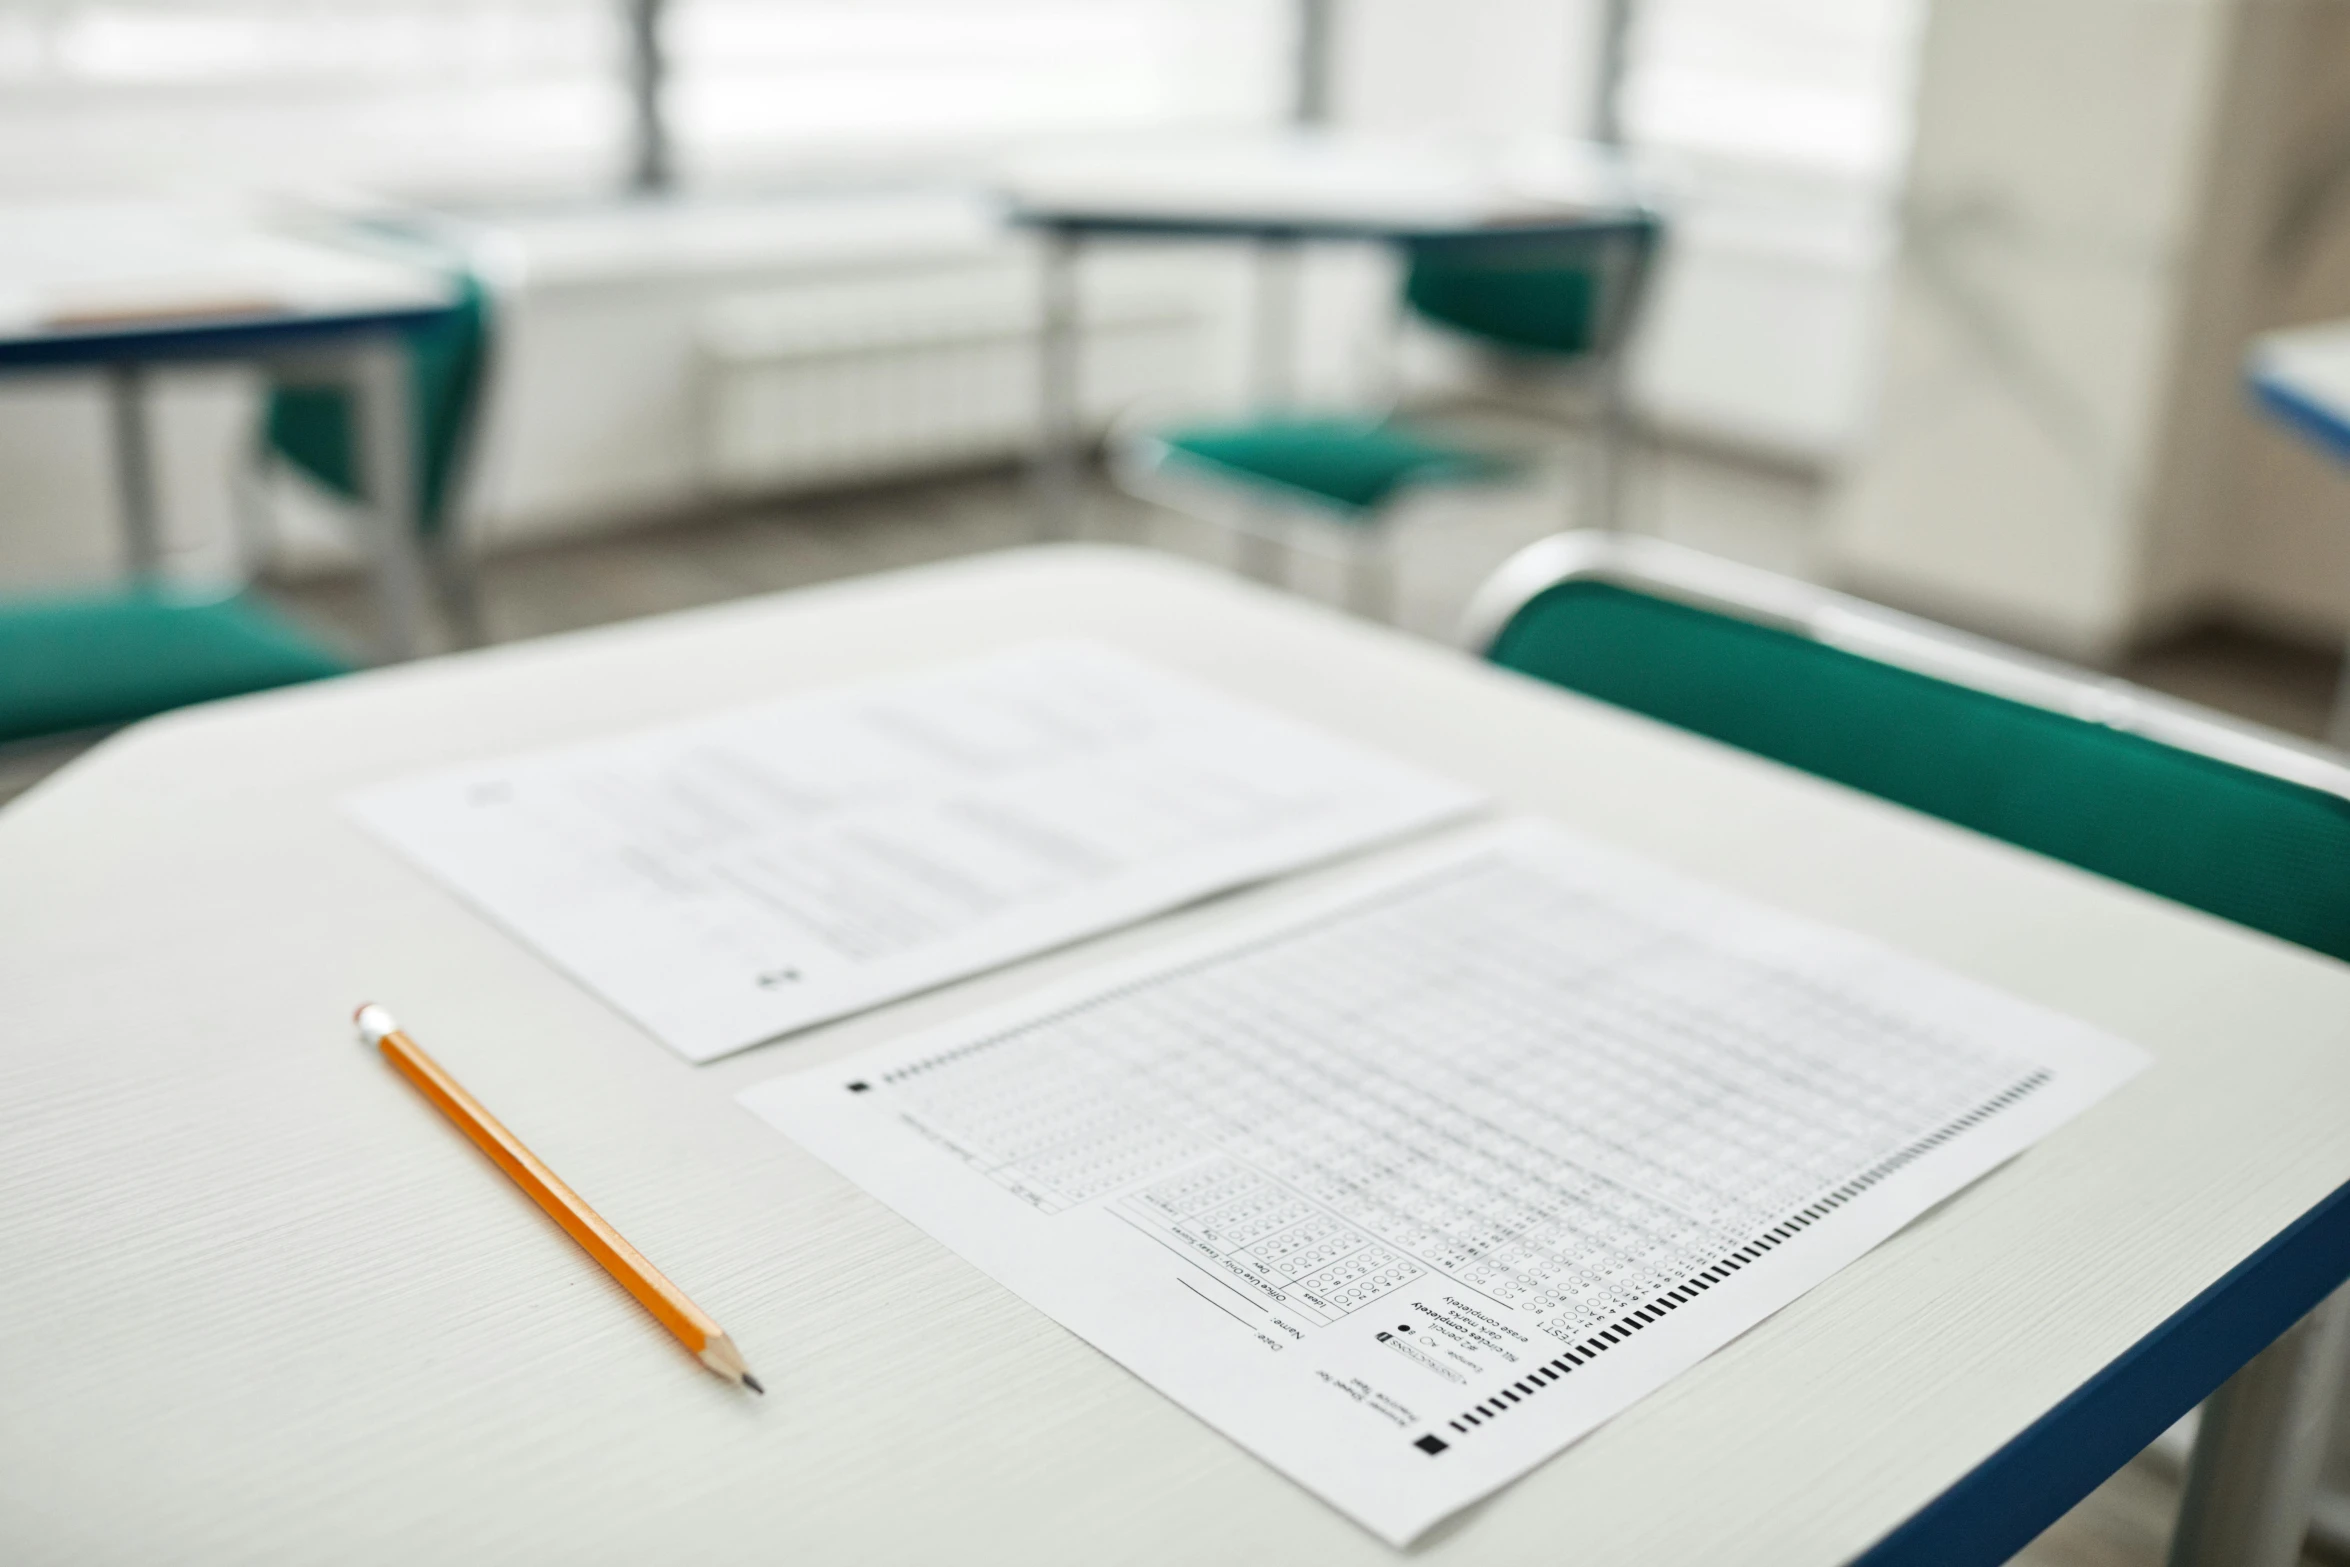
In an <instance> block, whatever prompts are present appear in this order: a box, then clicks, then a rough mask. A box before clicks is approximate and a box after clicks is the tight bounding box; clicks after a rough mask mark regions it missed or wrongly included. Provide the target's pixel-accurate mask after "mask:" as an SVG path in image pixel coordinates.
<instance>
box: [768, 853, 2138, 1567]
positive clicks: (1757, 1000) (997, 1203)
mask: <svg viewBox="0 0 2350 1567" xmlns="http://www.w3.org/2000/svg"><path fill="white" fill-rule="evenodd" d="M2145 1059H2146V1058H2145V1056H2144V1054H2143V1053H2142V1052H2141V1051H2140V1050H2138V1048H2137V1047H2135V1046H2133V1045H2130V1044H2127V1043H2125V1042H2123V1041H2121V1040H2119V1039H2116V1038H2113V1037H2112V1036H2110V1035H2106V1034H2103V1033H2100V1032H2098V1031H2096V1030H2094V1029H2091V1028H2089V1027H2088V1026H2086V1025H2084V1024H2081V1023H2078V1022H2075V1021H2073V1020H2071V1019H2068V1018H2065V1017H2061V1016H2058V1015H2056V1014H2054V1013H2051V1012H2048V1011H2046V1010H2044V1009H2042V1008H2039V1007H2036V1006H2033V1005H2030V1004H2027V1003H2025V1002H2022V1001H2019V1000H2016V999H2014V998H2012V997H2009V996H2006V995H2003V994H2001V993H1999V992H1996V991H1993V990H1990V989H1987V988H1985V987H1984V986H1981V985H1979V984H1976V983H1974V982H1973V981H1970V980H1967V979H1963V978H1961V977H1959V976H1957V975H1954V974H1951V973H1948V972H1945V971H1943V970H1940V969H1937V968H1934V967H1931V966H1929V965H1926V964H1924V963H1920V962H1918V961H1916V960H1913V959H1910V958H1907V957H1904V956H1902V955H1900V954H1898V953H1896V952H1894V951H1892V950H1890V949H1889V948H1886V947H1883V946H1880V945H1878V944H1876V943H1874V942H1872V941H1868V940H1865V939H1862V938H1860V937H1857V936H1854V935H1851V934H1848V933H1845V932H1841V931H1837V930H1833V929H1830V928H1827V927H1824V926H1821V925H1818V924H1815V923H1812V922H1810V921H1806V920H1802V919H1798V918H1794V917H1791V916H1788V915H1784V914H1780V913H1777V912H1774V911H1771V910H1768V909H1765V908H1763V907H1761V906H1759V905H1756V904H1753V903H1750V902H1747V901H1745V900H1743V899H1740V898H1736V897H1733V896H1731V895H1729V894H1727V893H1724V892H1721V891H1717V890H1714V889H1711V888H1708V887H1706V886H1704V885H1702V884H1699V883H1696V882H1693V881H1690V880H1688V879H1686V878H1684V877H1682V876H1679V875H1678V874H1676V873H1673V872H1669V871H1667V870H1665V869H1663V868H1661V867H1658V866H1655V865H1652V864H1649V863H1646V862H1644V861H1640V860H1636V859H1632V858H1628V857H1626V856H1623V855H1620V854H1617V853H1615V852H1613V851H1608V850H1604V849H1602V848H1599V847H1597V846H1595V845H1591V844H1588V843H1586V842H1584V841H1583V840H1581V839H1579V838H1577V837H1575V836H1573V835H1571V834H1569V833H1567V832H1565V831H1564V830H1561V829H1558V828H1554V827H1550V826H1545V825H1538V824H1533V823H1513V824H1507V825H1504V826H1501V827H1497V828H1491V829H1483V830H1478V831H1475V832H1472V833H1470V834H1467V835H1464V839H1463V841H1460V842H1457V843H1454V844H1450V845H1440V846H1431V849H1430V850H1429V851H1428V852H1427V853H1425V854H1423V855H1421V856H1419V857H1417V859H1416V860H1414V861H1413V863H1409V864H1407V865H1404V866H1401V867H1397V868H1387V869H1382V870H1380V871H1377V872H1373V873H1366V874H1365V875H1364V876H1362V877H1359V878H1356V879H1355V880H1354V881H1353V883H1352V884H1351V885H1347V886H1342V887H1339V888H1337V889H1333V890H1329V891H1327V892H1324V893H1320V894H1317V895H1316V896H1314V897H1313V898H1311V899H1310V900H1303V901H1301V902H1300V903H1299V904H1297V905H1294V906H1292V907H1289V908H1286V909H1283V910H1280V911H1277V912H1274V913H1271V914H1268V915H1264V916H1261V917H1259V918H1257V919H1256V920H1255V921H1254V923H1253V924H1246V925H1241V926H1239V927H1237V928H1232V929H1227V930H1225V931H1222V932H1219V933H1217V934H1216V935H1214V936H1213V937H1210V938H1205V939H1202V940H1199V941H1196V942H1193V943H1190V944H1188V945H1185V946H1182V947H1180V948H1179V949H1177V950H1170V951H1165V952H1161V953H1157V954H1154V955H1152V956H1151V957H1150V958H1148V959H1146V960H1144V961H1142V962H1140V963H1137V964H1134V965H1130V966H1126V967H1122V968H1120V969H1118V970H1117V971H1115V972H1109V973H1104V974H1101V975H1098V976H1093V977H1089V978H1088V979H1087V980H1085V981H1082V982H1080V983H1078V984H1077V985H1075V986H1073V987H1071V988H1069V989H1067V990H1064V991H1061V992H1058V993H1055V994H1050V995H1047V996H1045V997H1043V998H1041V999H1035V1000H1031V1001H1028V1002H1024V1003H1022V1004H1021V1005H1019V1006H1018V1007H1016V1008H1013V1009H1010V1010H1007V1011H1004V1012H1001V1013H997V1014H994V1015H990V1016H987V1017H982V1018H977V1019H971V1020H966V1021H964V1022H961V1023H958V1024H955V1025H953V1026H950V1027H948V1028H945V1029H942V1030H939V1031H936V1032H933V1033H929V1034H926V1035H923V1036H920V1037H916V1038H911V1039H907V1040H904V1041H899V1042H895V1043H892V1044H889V1045H886V1046H881V1047H877V1048H873V1049H868V1050H865V1051H860V1052H856V1053H852V1054H851V1055H849V1056H847V1057H844V1058H842V1059H839V1060H836V1061H833V1062H831V1063H829V1064H827V1065H825V1066H823V1067H821V1068H818V1069H815V1070H812V1071H808V1072H804V1073H800V1074H797V1075H794V1076H790V1077H784V1078H778V1079H775V1080H772V1081H770V1082H767V1083H763V1084H760V1085H758V1086H756V1087H754V1088H752V1089H749V1090H748V1091H746V1092H745V1093H743V1094H742V1095H741V1099H742V1102H743V1103H744V1104H745V1106H747V1107H748V1108H749V1109H750V1110H751V1111H753V1112H754V1113H755V1114H757V1115H759V1116H760V1117H762V1118H763V1119H765V1120H766V1121H768V1122H769V1123H770V1124H771V1125H773V1126H775V1127H776V1128H777V1129H778V1130H780V1131H782V1132H784V1133H786V1134H787V1135H789V1136H790V1137H792V1138H793V1139H795V1140H796V1141H798V1142H799V1143H801V1144H803V1145H804V1146H805V1147H807V1148H808V1149H809V1150H810V1151H812V1152H813V1153H815V1154H816V1155H817V1156H818V1157H820V1158H822V1159H824V1160H825V1161H827V1162H829V1163H830V1164H832V1165H833V1166H834V1167H835V1168H837V1169H838V1170H840V1171H841V1172H842V1173H843V1174H844V1175H846V1176H847V1177H848V1178H849V1179H851V1180H853V1181H855V1182H856V1183H857V1184H859V1185H861V1186H863V1187H864V1188H865V1189H866V1190H868V1191H869V1192H871V1193H872V1194H873V1195H874V1196H876V1197H878V1198H880V1199H881V1200H882V1201H883V1202H886V1203H888V1204H889V1205H890V1206H891V1207H893V1208H895V1209H897V1210H898V1211H899V1212H900V1213H902V1214H904V1215H905V1216H906V1217H907V1218H909V1219H911V1220H912V1221H913V1222H915V1223H916V1224H918V1225H920V1226H921V1227H922V1228H924V1229H925V1230H927V1231H929V1233H930V1234H931V1235H933V1236H934V1237H936V1238H937V1239H938V1240H940V1241H942V1242H944V1243H945V1244H946V1245H948V1246H949V1247H951V1248H953V1249H954V1250H955V1251H957V1252H959V1253H961V1254H962V1255H963V1256H964V1257H965V1258H967V1259H969V1260H970V1261H971V1262H973V1263H975V1264H977V1265H978V1266H979V1267H980V1268H982V1269H984V1270H985V1271H987V1272H988V1273H990V1274H992V1275H993V1276H994V1277H995V1278H996V1279H998V1280H999V1281H1001V1282H1002V1283H1003V1284H1005V1285H1006V1286H1008V1287H1009V1288H1011V1289H1012V1290H1013V1291H1014V1292H1016V1293H1017V1294H1019V1295H1021V1296H1023V1297H1024V1298H1026V1299H1027V1300H1028V1301H1030V1302H1031V1303H1032V1304H1034V1305H1036V1306H1038V1307H1039V1308H1041V1309H1042V1310H1044V1311H1045V1312H1047V1313H1048V1314H1050V1315H1051V1316H1052V1317H1054V1318H1055V1319H1056V1320H1058V1321H1059V1322H1061V1323H1062V1324H1063V1325H1064V1326H1066V1327H1068V1328H1070V1329H1072V1330H1073V1331H1075V1332H1076V1333H1078V1334H1080V1335H1082V1336H1083V1337H1085V1338H1086V1339H1088V1340H1090V1341H1091V1342H1092V1343H1093V1344H1094V1345H1095V1346H1097V1347H1098V1348H1100V1349H1101V1350H1103V1351H1104V1352H1106V1353H1107V1354H1109V1355H1111V1356H1112V1357H1113V1358H1115V1359H1117V1360H1118V1361H1120V1362H1121V1363H1123V1364H1124V1365H1125V1366H1127V1367H1128V1368H1129V1369H1130V1370H1132V1371H1134V1372H1135V1373H1136V1374H1138V1375H1139V1376H1141V1377H1142V1378H1143V1379H1144V1380H1145V1381H1147V1382H1149V1383H1150V1384H1151V1385H1152V1386H1154V1387H1156V1388H1157V1389H1159V1390H1160V1391H1161V1392H1162V1393H1164V1394H1166V1395H1167V1396H1169V1397H1171V1398H1173V1399H1175V1400H1176V1401H1177V1402H1179V1403H1181V1404H1182V1405H1184V1406H1185V1407H1186V1408H1188V1409H1190V1410H1191V1411H1192V1412H1193V1413H1195V1414H1196V1415H1198V1416H1199V1417H1200V1418H1202V1419H1203V1420H1205V1421H1207V1422H1208V1423H1209V1424H1210V1425H1212V1426H1214V1427H1215V1428H1217V1429H1218V1430H1220V1431H1222V1432H1224V1433H1225V1434H1226V1435H1227V1436H1229V1437H1231V1438H1233V1439H1234V1440H1235V1441H1238V1442H1239V1443H1241V1444H1242V1445H1243V1446H1245V1447H1247V1448H1248V1449H1250V1450H1251V1451H1253V1452H1255V1453H1256V1454H1257V1455H1258V1456H1260V1457H1261V1458H1263V1459H1264V1460H1265V1461H1267V1462H1268V1463H1270V1464H1272V1465H1274V1466H1275V1467H1276V1468H1278V1469H1280V1470H1282V1471H1283V1472H1285V1473H1286V1474H1288V1475H1289V1476H1290V1477H1291V1478H1293V1479H1294V1480H1296V1481H1298V1482H1299V1483H1300V1484H1302V1485H1304V1486H1305V1487H1307V1488H1308V1489H1310V1490H1312V1491H1314V1492H1316V1493H1317V1494H1319V1495H1320V1496H1322V1497H1323V1498H1325V1499H1326V1500H1327V1501H1329V1502H1331V1503H1332V1504H1334V1505H1335V1506H1337V1507H1338V1508H1340V1509H1341V1510H1342V1511H1344V1512H1345V1513H1347V1514H1348V1515H1350V1516H1351V1517H1353V1518H1354V1519H1356V1520H1357V1521H1359V1522H1360V1523H1362V1524H1363V1525H1365V1526H1366V1527H1368V1528H1369V1529H1371V1530H1372V1531H1373V1532H1374V1533H1376V1534H1378V1535H1380V1536H1381V1537H1383V1538H1384V1539H1386V1540H1387V1541H1389V1542H1390V1543H1391V1544H1395V1545H1399V1546H1400V1545H1405V1544H1408V1543H1410V1542H1411V1541H1412V1540H1413V1539H1414V1538H1416V1537H1417V1536H1418V1535H1420V1534H1421V1533H1422V1532H1423V1531H1425V1530H1426V1529H1428V1528H1429V1527H1430V1526H1431V1525H1433V1524H1435V1523H1436V1522H1438V1521H1439V1520H1441V1519H1442V1518H1444V1517H1445V1516H1446V1515H1447V1514H1449V1513H1452V1512H1454V1511H1456V1510H1457V1509H1459V1508H1461V1507H1463V1506H1465V1505H1466V1504H1468V1503H1470V1502H1472V1501H1475V1500H1476V1499H1478V1498H1479V1497H1481V1496H1484V1495H1485V1494H1487V1493H1488V1492H1490V1491H1492V1490H1494V1489H1495V1488H1497V1487H1499V1486H1501V1485H1503V1484H1505V1483H1507V1482H1508V1481H1510V1480H1512V1479H1514V1478H1516V1477H1517V1476H1518V1475H1521V1474H1523V1473H1525V1471H1526V1470H1528V1469H1530V1468H1532V1467H1533V1466H1534V1465H1536V1464H1538V1463H1540V1462H1541V1461H1543V1460H1544V1459H1546V1458H1548V1457H1550V1456H1551V1455H1552V1454H1554V1453H1556V1452H1558V1451H1559V1450H1560V1449H1561V1448H1563V1447H1565V1446H1566V1445H1567V1444H1568V1443H1570V1442H1572V1441H1574V1440H1575V1439H1576V1438H1577V1437H1579V1436H1581V1435H1583V1434H1584V1433H1585V1432H1587V1431H1589V1430H1591V1429H1592V1428H1593V1427H1594V1426H1596V1425H1598V1424H1599V1423H1600V1422H1601V1421H1603V1420H1606V1419H1607V1418H1608V1417H1609V1416H1611V1415H1613V1414H1615V1413H1616V1412H1618V1411H1619V1410H1622V1409H1623V1408H1625V1407H1626V1406H1627V1405H1629V1404H1630V1403H1632V1402H1633V1401H1634V1400H1636V1399H1638V1398H1640V1397H1641V1396H1643V1395H1644V1394H1647V1393H1649V1392H1651V1391H1652V1390H1654V1389H1655V1388H1657V1387H1659V1386H1660V1385H1662V1384H1663V1383H1664V1382H1665V1381H1667V1380H1668V1379H1669V1378H1671V1377H1672V1376H1674V1375H1675V1374H1676V1373H1678V1372H1680V1371H1682V1370H1684V1369H1686V1368H1687V1367H1689V1366H1691V1365H1694V1364H1695V1363H1696V1362H1697V1361H1699V1360H1701V1359H1703V1358H1704V1357H1705V1356H1706V1355H1708V1354H1711V1353H1712V1352H1713V1351H1714V1350H1716V1349H1718V1348H1720V1347H1721V1346H1723V1345H1724V1344H1727V1343H1728V1342H1729V1341H1730V1340H1731V1339H1733V1338H1735V1337H1737V1336H1738V1335H1739V1334H1740V1333H1743V1332H1744V1331H1746V1330H1747V1329H1748V1328H1750V1327H1752V1326H1754V1324H1756V1323H1757V1322H1759V1321H1761V1320H1762V1319H1763V1318H1765V1317H1767V1316H1769V1315H1770V1314H1771V1313H1772V1312H1774V1311H1777V1310H1778V1309H1779V1308H1780V1307H1782V1306H1784V1305H1786V1304H1787V1303H1788V1302H1789V1301H1791V1300H1793V1299H1795V1298H1796V1297H1797V1296H1799V1295H1801V1294H1802V1293H1803V1292H1804V1291H1805V1290H1807V1289H1809V1288H1811V1287H1812V1286H1813V1285H1815V1284H1817V1283H1819V1282H1820V1281H1821V1280H1823V1279H1825V1278H1827V1277H1828V1276H1829V1275H1830V1274H1832V1273H1834V1272H1835V1271H1836V1270H1837V1269H1838V1268H1840V1267H1842V1266H1843V1265H1844V1264H1846V1263H1848V1262H1850V1261H1852V1260H1853V1259H1855V1258H1856V1257H1859V1256H1860V1255H1861V1254H1862V1253H1864V1252H1866V1251H1868V1250H1869V1249H1870V1248H1871V1247H1873V1246H1875V1245H1876V1244H1877V1243H1878V1242H1880V1241H1882V1240H1884V1239H1885V1238H1886V1237H1887V1236H1889V1235H1891V1234H1893V1233H1894V1232H1895V1231H1896V1230H1898V1229H1900V1228H1901V1227H1902V1226H1903V1225H1904V1224H1906V1223H1908V1222H1909V1221H1910V1220H1911V1219H1913V1218H1915V1217H1917V1216H1918V1215H1919V1214H1921V1213H1923V1212H1924V1211H1925V1210H1926V1209H1928V1208H1929V1207H1931V1206H1933V1205H1934V1204H1935V1203H1937V1202H1939V1201H1941V1200H1942V1199H1943V1198H1945V1197H1948V1196H1950V1195H1951V1194H1952V1193H1954V1192H1956V1191H1958V1190H1959V1189H1960V1188H1962V1187H1964V1186H1966V1185H1967V1184H1969V1183H1970V1182H1972V1181H1974V1180H1976V1179H1977V1178H1978V1177H1980V1176H1982V1175H1983V1174H1984V1173H1985V1172H1987V1171H1989V1170H1991V1169H1993V1168H1994V1167H1996V1166H1997V1165H1999V1164H2001V1163H2002V1162H2004V1161H2005V1160H2007V1159H2009V1158H2012V1157H2014V1156H2015V1155H2016V1154H2018V1153H2019V1152H2021V1151H2022V1150H2024V1149H2026V1148H2028V1147H2030V1146H2031V1145H2032V1144H2033V1143H2034V1142H2035V1141H2037V1140H2038V1139H2039V1138H2041V1137H2043V1136H2046V1135H2047V1134H2048V1133H2050V1132H2051V1131H2053V1130H2055V1129H2056V1128H2057V1127H2059V1126H2061V1125H2062V1124H2063V1123H2064V1122H2066V1121H2067V1120H2069V1119H2070V1118H2072V1117H2073V1116H2075V1115H2078V1114H2080V1113H2081V1112H2082V1111H2083V1110H2085V1109H2087V1108H2088V1107H2089V1106H2091V1105H2092V1104H2094V1103H2095V1102H2096V1101H2097V1100H2098V1099H2100V1098H2102V1097H2103V1096H2104V1095H2105V1094H2107V1093H2108V1092H2110V1091H2111V1090H2112V1089H2114V1088H2115V1087H2116V1086H2117V1085H2119V1084H2120V1083H2122V1082H2123V1081H2125V1080H2126V1079H2128V1078H2129V1077H2130V1076H2131V1075H2133V1074H2134V1073H2136V1072H2137V1071H2138V1070H2139V1069H2140V1068H2141V1067H2142V1066H2143V1065H2144V1064H2145ZM1570 1543H1571V1542H1567V1541H1562V1542H1561V1546H1562V1549H1566V1548H1567V1547H1568V1546H1569V1545H1570ZM1570 1554H1571V1552H1570Z"/></svg>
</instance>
